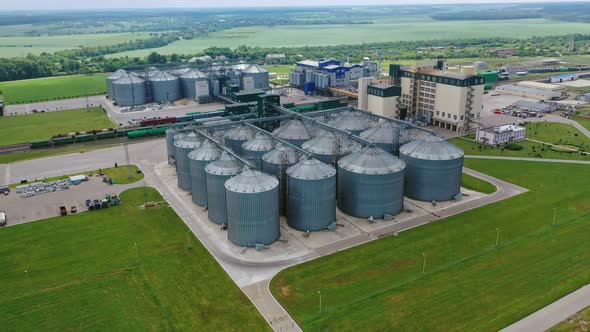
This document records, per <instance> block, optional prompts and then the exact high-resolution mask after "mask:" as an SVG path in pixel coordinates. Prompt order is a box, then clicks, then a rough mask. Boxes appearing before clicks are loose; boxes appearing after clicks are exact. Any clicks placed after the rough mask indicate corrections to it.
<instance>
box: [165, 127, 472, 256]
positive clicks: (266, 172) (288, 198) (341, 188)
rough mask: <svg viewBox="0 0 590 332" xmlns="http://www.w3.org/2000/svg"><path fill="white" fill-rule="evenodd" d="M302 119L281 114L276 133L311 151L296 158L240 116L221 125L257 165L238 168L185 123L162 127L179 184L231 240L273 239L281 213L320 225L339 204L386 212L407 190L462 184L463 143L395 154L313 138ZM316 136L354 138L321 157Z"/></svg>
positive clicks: (443, 194) (420, 192)
mask: <svg viewBox="0 0 590 332" xmlns="http://www.w3.org/2000/svg"><path fill="white" fill-rule="evenodd" d="M300 121H301V120H298V119H296V120H289V121H286V122H284V123H283V125H282V126H281V127H279V128H278V129H277V130H275V131H274V133H275V134H276V136H277V137H278V136H279V134H281V133H283V134H285V133H288V135H286V136H287V137H288V138H289V139H292V140H294V142H295V143H301V146H302V148H303V149H304V150H306V151H308V152H310V153H311V154H312V157H311V158H300V155H299V154H298V152H296V151H295V150H294V149H293V148H291V147H290V146H286V145H283V144H280V143H278V144H275V142H274V140H272V139H270V138H269V137H268V136H267V135H265V134H261V133H255V132H254V131H253V130H252V129H251V128H250V127H248V126H247V125H244V124H238V125H236V126H234V127H233V128H232V129H230V130H228V131H226V133H225V135H224V141H225V143H224V144H225V146H226V147H229V148H231V149H232V150H234V151H236V149H234V147H237V148H238V150H239V151H240V152H239V153H238V154H239V155H241V156H244V157H246V158H248V157H249V156H250V157H251V158H252V159H251V160H252V161H255V162H256V163H260V164H259V167H260V168H261V170H262V171H258V170H254V169H249V168H245V169H243V168H242V165H241V164H240V163H239V162H238V161H237V160H236V159H235V158H234V157H233V156H232V155H230V154H228V153H227V152H222V151H221V150H220V149H219V148H218V147H217V146H216V145H215V144H214V143H212V142H209V141H206V140H204V139H203V138H202V137H199V136H198V134H196V133H194V132H191V131H190V130H189V132H188V133H187V132H173V131H172V130H171V132H170V135H168V133H167V138H168V136H170V137H171V138H172V143H173V145H174V149H171V148H170V146H169V145H167V146H168V149H169V151H168V153H169V155H171V154H172V155H174V156H173V158H174V159H175V160H176V167H177V176H178V185H179V187H180V188H181V189H183V190H187V191H191V192H192V195H193V202H194V203H195V204H197V205H200V206H207V208H208V214H209V219H211V221H212V222H215V223H217V224H225V225H227V227H228V239H229V240H230V242H232V243H234V244H236V245H239V246H246V247H255V246H258V245H262V246H265V245H268V244H270V243H272V242H274V241H275V240H277V239H278V238H279V236H280V215H286V217H287V223H288V225H289V226H290V227H292V228H294V229H297V230H300V231H319V230H323V229H332V228H333V227H335V221H336V207H338V208H339V209H340V210H341V211H342V212H344V213H346V214H348V215H351V216H354V217H359V218H374V219H381V218H384V219H387V218H388V216H389V217H393V216H395V215H397V214H398V213H400V212H401V211H402V209H403V200H404V195H405V196H407V197H409V198H413V199H417V200H422V201H444V200H449V199H452V198H454V197H455V196H456V195H457V194H459V192H460V182H461V172H462V161H463V151H461V150H460V149H459V148H457V147H456V146H454V145H452V144H451V143H449V142H447V141H446V140H444V139H442V138H440V137H437V136H434V135H429V136H426V137H424V138H421V139H418V140H415V141H412V142H410V143H408V144H405V145H403V146H402V147H401V148H399V153H400V156H399V158H398V157H396V156H394V155H393V154H392V153H391V152H390V151H386V150H385V149H383V148H381V147H379V146H367V147H364V148H362V147H360V145H358V144H356V143H354V142H346V140H349V139H348V138H346V137H339V136H338V135H336V134H334V133H331V132H329V131H326V132H321V133H319V134H318V135H317V136H316V137H315V138H310V137H312V135H311V130H310V128H308V127H307V126H306V125H305V123H302V122H300ZM383 127H384V128H389V127H388V126H383ZM285 128H289V130H286V129H285ZM293 128H299V129H300V130H294V129H293ZM374 128H379V126H377V127H374ZM390 129H395V128H390ZM382 130H383V129H382ZM318 137H320V138H322V140H323V141H328V143H326V144H325V145H326V146H334V145H336V146H340V147H342V146H348V144H351V145H355V144H356V145H355V148H354V149H352V148H351V149H349V150H346V153H342V150H337V152H336V154H337V155H331V156H330V157H329V158H325V159H324V160H325V162H323V161H321V160H319V159H320V158H322V157H325V156H328V155H329V154H330V153H332V154H333V153H334V152H331V151H334V150H330V149H328V148H325V149H324V150H325V151H326V152H323V153H324V154H321V153H314V152H313V151H316V152H317V150H313V148H315V147H316V145H315V144H308V143H310V142H311V143H314V142H313V141H314V140H315V139H316V138H318ZM326 137H327V138H326ZM302 138H308V140H307V141H303V140H302ZM174 140H176V141H174ZM335 140H338V141H344V142H345V144H342V142H337V143H334V141H335ZM303 142H305V143H303ZM316 142H317V140H316ZM167 143H168V142H167ZM386 143H387V142H386ZM386 148H388V149H389V148H391V149H393V147H390V146H388V147H386ZM317 157H319V158H317Z"/></svg>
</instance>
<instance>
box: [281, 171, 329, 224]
mask: <svg viewBox="0 0 590 332" xmlns="http://www.w3.org/2000/svg"><path fill="white" fill-rule="evenodd" d="M335 222H336V169H335V168H334V167H332V166H330V165H328V164H325V163H322V162H321V161H319V160H317V159H305V160H301V161H300V162H298V163H297V164H295V165H293V166H292V167H289V169H287V223H288V224H289V226H291V227H292V228H294V229H297V230H300V231H319V230H323V229H326V228H328V227H329V226H330V225H331V224H333V223H335Z"/></svg>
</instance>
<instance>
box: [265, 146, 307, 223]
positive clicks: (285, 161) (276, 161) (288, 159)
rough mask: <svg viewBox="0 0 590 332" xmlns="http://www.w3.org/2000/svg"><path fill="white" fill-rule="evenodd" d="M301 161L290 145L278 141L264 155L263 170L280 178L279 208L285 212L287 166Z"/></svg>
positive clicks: (282, 212) (282, 213)
mask: <svg viewBox="0 0 590 332" xmlns="http://www.w3.org/2000/svg"><path fill="white" fill-rule="evenodd" d="M297 161H299V155H297V152H295V149H293V148H292V147H290V146H287V145H283V144H281V143H277V145H276V146H275V148H274V149H273V150H272V151H269V152H267V153H265V154H264V155H263V156H262V171H263V172H264V173H267V174H270V175H273V176H275V177H276V178H277V179H278V180H279V209H280V211H281V215H284V214H285V210H286V207H287V205H286V200H287V168H289V167H291V166H293V165H295V164H296V163H297Z"/></svg>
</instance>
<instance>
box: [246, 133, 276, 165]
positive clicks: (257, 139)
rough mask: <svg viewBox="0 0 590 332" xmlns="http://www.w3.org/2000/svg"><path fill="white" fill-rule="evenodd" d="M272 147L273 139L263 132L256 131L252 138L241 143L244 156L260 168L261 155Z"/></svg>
mask: <svg viewBox="0 0 590 332" xmlns="http://www.w3.org/2000/svg"><path fill="white" fill-rule="evenodd" d="M274 148H275V147H274V142H273V140H272V139H271V138H270V136H268V135H266V134H263V133H256V134H255V135H254V137H253V138H252V139H249V140H248V141H247V142H245V143H244V144H242V151H243V153H244V158H246V159H248V160H251V161H252V162H253V163H254V164H255V165H256V167H258V168H260V165H261V162H262V156H263V155H264V154H265V153H267V152H268V151H270V150H272V149H274Z"/></svg>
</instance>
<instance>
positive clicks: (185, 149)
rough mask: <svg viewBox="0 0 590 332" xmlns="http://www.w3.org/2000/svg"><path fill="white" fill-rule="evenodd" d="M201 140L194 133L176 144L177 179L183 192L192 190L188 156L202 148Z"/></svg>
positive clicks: (188, 134)
mask: <svg viewBox="0 0 590 332" xmlns="http://www.w3.org/2000/svg"><path fill="white" fill-rule="evenodd" d="M201 142H202V140H201V138H200V137H199V135H197V133H195V132H194V131H191V132H188V133H187V134H186V135H185V136H184V137H182V138H180V139H178V140H177V141H176V142H174V149H175V152H174V156H175V157H176V177H177V179H178V186H179V187H180V189H182V190H186V191H190V190H191V168H190V162H189V159H188V154H189V153H190V152H191V151H193V150H194V149H196V148H198V147H199V146H201Z"/></svg>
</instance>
